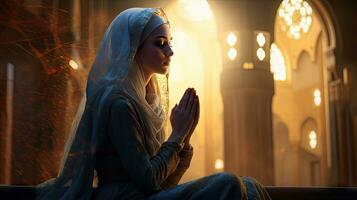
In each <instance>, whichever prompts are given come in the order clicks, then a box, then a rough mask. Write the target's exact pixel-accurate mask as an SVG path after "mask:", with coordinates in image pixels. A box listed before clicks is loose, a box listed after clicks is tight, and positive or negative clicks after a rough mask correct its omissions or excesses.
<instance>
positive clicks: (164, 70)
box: [157, 65, 169, 75]
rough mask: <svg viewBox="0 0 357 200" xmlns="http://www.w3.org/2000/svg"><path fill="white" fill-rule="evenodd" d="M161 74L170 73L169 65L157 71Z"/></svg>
mask: <svg viewBox="0 0 357 200" xmlns="http://www.w3.org/2000/svg"><path fill="white" fill-rule="evenodd" d="M157 73H158V74H161V75H167V74H168V73H169V65H164V66H163V67H162V68H161V69H160V70H158V72H157Z"/></svg>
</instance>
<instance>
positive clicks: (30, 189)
mask: <svg viewBox="0 0 357 200" xmlns="http://www.w3.org/2000/svg"><path fill="white" fill-rule="evenodd" d="M266 189H267V190H268V193H269V194H270V196H271V197H272V199H273V200H287V199H288V200H295V199H296V200H301V199H304V200H337V199H343V200H356V199H357V187H275V186H267V187H266ZM35 198H36V195H35V187H34V186H18V185H11V186H9V185H0V199H1V200H15V199H16V200H33V199H35Z"/></svg>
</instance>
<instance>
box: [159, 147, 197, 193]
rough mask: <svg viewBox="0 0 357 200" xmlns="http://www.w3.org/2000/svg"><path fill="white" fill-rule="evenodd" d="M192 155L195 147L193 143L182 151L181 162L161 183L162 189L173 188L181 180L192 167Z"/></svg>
mask: <svg viewBox="0 0 357 200" xmlns="http://www.w3.org/2000/svg"><path fill="white" fill-rule="evenodd" d="M192 156H193V147H192V146H191V145H188V146H185V148H184V149H182V151H181V152H180V162H179V164H178V166H177V168H176V170H175V171H174V172H173V173H172V174H170V176H169V177H167V179H166V180H165V181H164V182H163V183H162V184H161V188H162V189H169V188H172V187H174V186H176V185H177V184H178V183H179V182H180V180H181V178H182V176H183V175H184V173H185V172H186V170H187V169H188V168H189V167H190V164H191V160H192Z"/></svg>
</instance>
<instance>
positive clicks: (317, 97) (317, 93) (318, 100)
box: [314, 89, 321, 106]
mask: <svg viewBox="0 0 357 200" xmlns="http://www.w3.org/2000/svg"><path fill="white" fill-rule="evenodd" d="M314 103H315V105H316V106H320V104H321V92H320V90H319V89H316V90H315V91H314Z"/></svg>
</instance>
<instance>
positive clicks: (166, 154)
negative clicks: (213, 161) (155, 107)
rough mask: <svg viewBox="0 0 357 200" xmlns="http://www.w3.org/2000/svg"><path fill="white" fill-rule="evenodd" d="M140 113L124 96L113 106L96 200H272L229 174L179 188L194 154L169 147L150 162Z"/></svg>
mask: <svg viewBox="0 0 357 200" xmlns="http://www.w3.org/2000/svg"><path fill="white" fill-rule="evenodd" d="M138 112H140V111H139V109H137V107H136V106H135V103H133V102H132V101H130V100H129V99H127V98H126V97H124V96H119V97H118V98H116V100H115V101H114V103H113V104H112V106H111V108H110V117H109V121H108V124H109V127H108V130H107V133H106V135H105V138H104V140H103V142H102V144H98V148H97V152H96V155H95V159H94V168H95V170H96V171H97V175H98V179H99V182H98V187H97V189H96V191H95V192H94V193H93V199H123V200H124V199H128V200H129V199H130V200H139V199H140V200H141V199H150V200H156V199H162V200H169V199H269V196H268V194H267V192H266V191H265V189H264V188H263V187H262V186H261V185H260V184H259V183H258V182H257V181H255V180H254V179H251V178H248V177H237V176H235V175H233V174H230V173H226V172H224V173H217V174H213V175H210V176H206V177H202V178H199V179H196V180H193V181H190V182H186V183H183V184H178V183H179V181H180V179H181V177H182V176H183V174H184V173H185V171H186V170H187V169H188V167H189V166H190V162H191V159H192V155H193V149H192V148H188V149H182V150H181V148H180V146H179V145H178V144H177V143H173V142H164V143H162V145H161V147H160V149H159V150H158V151H157V152H156V154H155V155H154V156H150V155H149V153H148V150H147V149H146V145H148V144H147V141H146V140H145V135H144V134H145V127H144V125H143V121H142V119H140V117H139V116H140V115H139V113H138Z"/></svg>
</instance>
